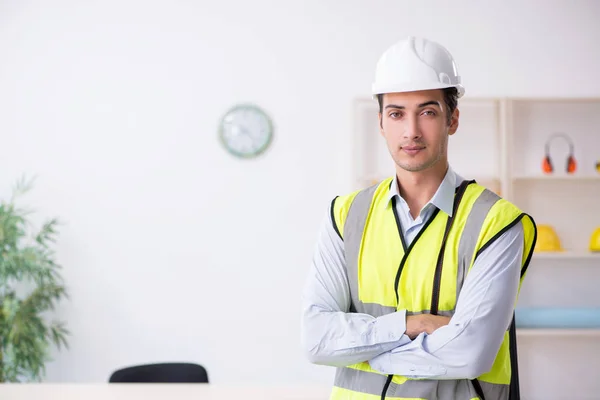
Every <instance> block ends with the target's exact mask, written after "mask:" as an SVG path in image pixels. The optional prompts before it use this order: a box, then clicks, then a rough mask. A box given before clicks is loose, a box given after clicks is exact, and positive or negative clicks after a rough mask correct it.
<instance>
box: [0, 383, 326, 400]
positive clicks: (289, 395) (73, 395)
mask: <svg viewBox="0 0 600 400" xmlns="http://www.w3.org/2000/svg"><path fill="white" fill-rule="evenodd" d="M330 390H331V389H330V388H329V387H307V386H245V385H238V386H233V385H232V386H228V385H215V384H208V385H207V384H196V385H186V384H5V385H0V399H2V400H229V399H231V400H327V399H328V398H329V393H330Z"/></svg>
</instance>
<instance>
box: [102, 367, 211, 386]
mask: <svg viewBox="0 0 600 400" xmlns="http://www.w3.org/2000/svg"><path fill="white" fill-rule="evenodd" d="M108 381H109V382H110V383H208V373H207V372H206V369H205V368H204V367H203V366H201V365H198V364H191V363H160V364H145V365H134V366H131V367H127V368H122V369H119V370H117V371H115V372H113V373H112V374H111V376H110V378H109V380H108Z"/></svg>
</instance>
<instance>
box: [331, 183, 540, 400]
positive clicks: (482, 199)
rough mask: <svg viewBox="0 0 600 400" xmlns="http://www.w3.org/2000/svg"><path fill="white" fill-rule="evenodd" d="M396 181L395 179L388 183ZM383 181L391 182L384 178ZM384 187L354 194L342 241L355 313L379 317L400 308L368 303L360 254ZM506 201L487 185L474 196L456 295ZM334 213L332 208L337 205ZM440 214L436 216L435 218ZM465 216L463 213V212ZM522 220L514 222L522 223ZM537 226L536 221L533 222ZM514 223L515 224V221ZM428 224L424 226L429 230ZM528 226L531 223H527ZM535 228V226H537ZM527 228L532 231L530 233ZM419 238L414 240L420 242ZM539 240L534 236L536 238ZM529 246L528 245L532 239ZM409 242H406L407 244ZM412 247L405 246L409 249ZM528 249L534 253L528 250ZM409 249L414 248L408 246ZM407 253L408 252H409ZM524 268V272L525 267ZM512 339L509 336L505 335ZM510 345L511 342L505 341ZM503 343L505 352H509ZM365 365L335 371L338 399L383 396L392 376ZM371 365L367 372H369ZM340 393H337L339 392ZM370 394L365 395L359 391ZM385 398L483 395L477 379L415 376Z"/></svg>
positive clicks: (493, 389)
mask: <svg viewBox="0 0 600 400" xmlns="http://www.w3.org/2000/svg"><path fill="white" fill-rule="evenodd" d="M389 182H391V181H389ZM384 183H387V182H386V181H384ZM378 189H381V186H380V185H374V186H371V187H369V188H367V189H365V190H362V191H359V192H357V193H355V194H354V195H353V196H354V197H353V199H352V200H351V204H350V206H349V208H348V210H347V213H346V217H345V220H344V222H343V240H344V246H345V254H346V268H347V273H348V278H349V286H350V292H351V293H350V294H351V302H352V305H351V310H350V311H352V312H359V313H367V314H370V315H372V316H374V317H379V316H382V315H386V314H389V313H392V312H396V307H392V306H389V305H387V306H386V305H382V304H377V303H375V302H363V301H361V300H360V298H359V297H360V296H359V279H358V274H359V258H360V252H361V250H362V246H363V232H364V231H365V227H366V222H367V219H368V218H369V216H370V212H371V210H372V207H373V204H372V203H373V201H374V198H375V194H376V192H377V191H378ZM499 200H501V198H500V197H499V196H498V195H496V194H495V193H493V192H491V191H489V190H487V189H483V190H482V191H481V192H480V193H479V195H478V196H477V197H476V199H475V200H474V202H473V204H472V207H471V209H470V211H469V212H468V215H467V216H466V221H463V223H464V227H463V228H462V233H461V235H460V239H459V242H458V243H454V245H455V246H456V245H458V260H457V261H458V266H457V269H456V298H458V294H459V293H460V290H461V288H462V285H463V282H464V279H465V277H466V275H467V273H468V271H469V268H470V266H471V265H472V263H473V262H474V258H475V257H476V252H477V250H478V249H477V246H478V241H479V239H480V237H479V236H480V232H481V230H482V227H483V226H484V224H485V221H486V218H487V217H488V214H489V212H490V210H491V209H492V208H493V207H494V205H495V204H496V203H497V202H498V201H499ZM332 214H333V208H332ZM436 215H437V214H435V215H434V216H432V217H431V219H430V221H428V222H431V221H432V220H433V219H434V218H435V217H436ZM463 215H464V214H463ZM521 217H522V216H521ZM519 221H520V218H519V219H518V220H515V221H513V222H514V223H518V222H519ZM531 223H532V224H533V220H531ZM511 225H512V224H511ZM427 226H428V224H426V225H425V227H423V229H422V231H424V230H426V228H427ZM528 228H529V225H528ZM532 229H533V231H534V232H535V226H534V225H533V228H532ZM530 231H531V229H530V230H528V231H527V232H530ZM418 239H419V236H417V238H415V242H416V241H417V240H418ZM534 240H535V239H534ZM528 244H529V243H528ZM403 245H404V243H403ZM532 249H533V244H532V245H531V249H526V251H525V254H524V257H527V261H526V262H525V264H527V263H528V260H529V257H530V252H531V251H532ZM404 250H405V251H406V250H407V249H406V248H405V249H404ZM528 250H529V252H528ZM409 251H410V248H409ZM406 257H408V256H406ZM523 272H524V271H523ZM421 313H429V310H426V309H421V310H418V311H411V310H409V311H407V315H415V314H421ZM437 314H438V315H446V316H452V315H453V314H454V309H453V308H452V309H446V310H439V311H437ZM505 336H506V338H507V335H505ZM504 344H507V340H505V343H504ZM504 344H503V348H501V351H503V350H506V349H505V346H504ZM366 365H367V366H366V367H361V366H360V365H358V366H350V367H341V368H338V369H337V371H336V376H335V381H334V386H335V388H334V389H335V390H334V395H333V396H332V397H333V398H340V399H341V398H352V399H371V398H373V397H371V396H381V392H382V390H383V388H384V386H385V385H386V381H387V379H388V377H387V376H386V375H382V374H380V373H377V372H374V371H372V370H370V367H368V364H366ZM361 368H362V369H361ZM364 369H368V370H364ZM480 385H481V388H482V389H483V392H484V394H485V399H486V400H496V399H508V392H509V386H508V384H494V383H490V382H486V381H480ZM336 392H337V395H336V394H335V393H336ZM361 393H362V394H365V395H366V396H364V395H363V397H361V395H360V394H361ZM386 398H389V399H409V398H410V399H433V398H435V399H440V400H441V399H453V400H454V399H456V400H458V399H465V400H469V399H473V398H478V396H477V393H476V392H475V389H474V387H473V385H472V383H471V382H470V381H469V380H467V379H463V380H439V381H438V380H412V379H407V378H404V377H394V379H393V380H392V382H391V383H390V385H389V387H388V388H387V391H386Z"/></svg>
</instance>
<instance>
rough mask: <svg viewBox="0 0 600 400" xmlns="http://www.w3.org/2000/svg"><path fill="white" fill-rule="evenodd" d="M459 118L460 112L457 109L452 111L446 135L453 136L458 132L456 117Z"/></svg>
mask: <svg viewBox="0 0 600 400" xmlns="http://www.w3.org/2000/svg"><path fill="white" fill-rule="evenodd" d="M459 116H460V111H458V108H457V109H455V110H454V112H453V113H452V117H451V118H450V126H449V128H448V135H454V134H455V133H456V131H457V130H458V117H459Z"/></svg>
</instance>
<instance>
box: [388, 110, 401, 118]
mask: <svg viewBox="0 0 600 400" xmlns="http://www.w3.org/2000/svg"><path fill="white" fill-rule="evenodd" d="M389 115H390V117H391V118H393V119H396V118H400V117H402V113H400V112H398V111H392V112H391V113H390V114H389Z"/></svg>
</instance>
